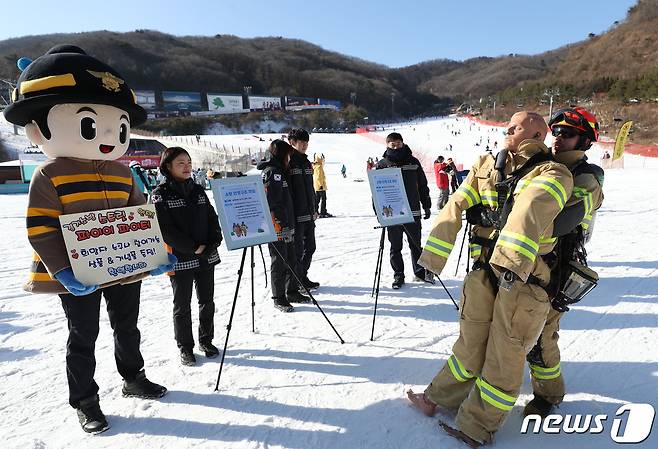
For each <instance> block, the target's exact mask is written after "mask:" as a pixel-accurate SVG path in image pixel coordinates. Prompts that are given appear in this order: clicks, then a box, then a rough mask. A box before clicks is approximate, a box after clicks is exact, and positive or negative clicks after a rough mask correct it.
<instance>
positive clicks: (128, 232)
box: [59, 204, 169, 285]
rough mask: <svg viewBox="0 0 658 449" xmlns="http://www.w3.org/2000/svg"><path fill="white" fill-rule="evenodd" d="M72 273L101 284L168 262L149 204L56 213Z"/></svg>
mask: <svg viewBox="0 0 658 449" xmlns="http://www.w3.org/2000/svg"><path fill="white" fill-rule="evenodd" d="M59 223H60V226H61V228H62V234H63V236H64V243H65V244H66V251H67V253H68V256H69V261H70V262H71V268H72V269H73V274H75V277H76V279H77V280H79V281H80V282H82V283H83V284H85V285H103V284H107V283H109V282H113V281H116V280H118V279H122V278H125V277H128V276H132V275H134V274H138V273H143V272H146V271H151V270H152V269H154V268H156V267H157V266H158V265H164V264H167V263H169V260H168V257H167V250H166V249H165V246H164V240H163V239H162V233H161V232H160V226H159V225H158V217H157V215H156V213H155V206H154V205H153V204H144V205H141V206H131V207H121V208H116V209H106V210H97V211H93V212H82V213H79V214H67V215H60V217H59Z"/></svg>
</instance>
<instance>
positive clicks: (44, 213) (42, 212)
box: [27, 207, 62, 217]
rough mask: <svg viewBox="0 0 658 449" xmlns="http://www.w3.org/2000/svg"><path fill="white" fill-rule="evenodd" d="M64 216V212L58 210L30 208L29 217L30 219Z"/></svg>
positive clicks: (28, 210) (28, 209)
mask: <svg viewBox="0 0 658 449" xmlns="http://www.w3.org/2000/svg"><path fill="white" fill-rule="evenodd" d="M60 215H62V211H59V210H57V209H48V208H45V207H28V208H27V216H28V217H59V216H60Z"/></svg>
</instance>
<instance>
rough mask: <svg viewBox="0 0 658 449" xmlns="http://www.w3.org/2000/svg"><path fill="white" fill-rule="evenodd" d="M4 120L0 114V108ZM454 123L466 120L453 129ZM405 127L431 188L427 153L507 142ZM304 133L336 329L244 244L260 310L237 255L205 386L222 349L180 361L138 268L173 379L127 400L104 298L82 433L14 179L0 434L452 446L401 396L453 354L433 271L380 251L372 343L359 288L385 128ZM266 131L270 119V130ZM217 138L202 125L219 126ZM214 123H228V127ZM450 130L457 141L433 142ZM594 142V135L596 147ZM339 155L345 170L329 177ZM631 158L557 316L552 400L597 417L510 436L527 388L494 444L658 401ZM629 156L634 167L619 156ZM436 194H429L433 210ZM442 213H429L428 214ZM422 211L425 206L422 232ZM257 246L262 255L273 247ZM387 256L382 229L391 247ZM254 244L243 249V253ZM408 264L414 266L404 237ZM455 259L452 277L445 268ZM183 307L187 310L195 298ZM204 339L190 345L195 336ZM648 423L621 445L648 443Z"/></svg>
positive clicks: (645, 233) (74, 441)
mask: <svg viewBox="0 0 658 449" xmlns="http://www.w3.org/2000/svg"><path fill="white" fill-rule="evenodd" d="M2 125H3V126H5V128H3V131H8V129H7V128H6V122H3V123H2ZM457 129H459V130H460V131H461V134H458V135H456V136H455V135H453V133H452V131H455V130H457ZM396 131H400V132H402V134H403V136H404V137H405V140H406V141H407V143H409V145H410V146H411V148H412V149H413V150H414V152H415V153H416V154H417V155H420V156H421V159H422V160H423V161H425V162H426V163H427V170H428V174H429V182H430V186H431V189H432V199H433V201H436V197H437V190H436V184H435V182H434V179H433V178H434V177H433V174H431V172H430V170H431V167H430V165H429V163H430V162H431V160H433V159H434V158H435V157H436V156H437V155H438V154H444V155H445V156H452V157H454V158H455V160H456V162H457V163H464V165H465V168H468V167H469V165H470V164H471V163H472V162H473V160H474V159H475V157H476V156H477V155H478V154H480V153H481V152H482V151H483V148H484V145H483V146H474V143H475V142H476V141H478V139H479V138H480V136H482V137H483V139H484V140H485V141H486V138H487V137H490V138H491V142H492V143H493V139H494V138H496V137H497V140H498V141H499V142H500V143H502V133H501V130H500V129H495V128H487V127H483V126H480V125H471V124H470V122H468V121H466V120H464V119H460V120H456V119H453V118H447V119H440V120H433V121H427V122H422V123H416V124H409V125H400V126H398V127H396ZM387 132H389V130H387V131H385V132H379V133H371V134H368V135H354V134H352V135H347V134H346V135H330V134H314V135H312V136H311V141H310V146H309V154H311V155H312V154H313V153H324V155H325V157H326V161H327V165H326V172H327V182H328V194H327V197H328V201H327V204H328V209H329V212H331V213H332V214H334V215H336V217H335V218H330V219H320V220H318V221H317V229H316V238H317V251H316V253H315V256H314V260H313V264H312V267H311V270H310V273H309V275H310V277H311V279H313V280H317V281H319V282H320V283H321V284H322V286H321V288H320V289H319V290H318V291H317V293H316V294H315V295H316V298H317V300H318V302H319V304H320V305H321V306H322V308H323V310H324V311H325V312H326V314H327V316H328V318H329V319H330V320H331V322H332V323H333V324H334V326H335V327H336V329H337V330H338V331H339V332H340V334H341V336H342V337H343V338H344V340H345V344H343V345H341V344H340V343H339V341H338V339H337V337H336V336H335V335H334V333H333V331H332V330H331V328H330V327H329V326H328V324H327V323H326V321H325V320H324V319H323V317H322V315H321V314H320V313H319V312H318V311H317V309H316V308H315V307H314V306H313V305H300V306H296V307H295V309H296V310H295V312H294V313H291V314H282V313H280V312H278V311H276V310H275V309H274V308H273V306H272V301H271V299H270V291H269V288H265V281H264V274H263V266H262V262H261V260H260V255H259V253H258V251H256V255H257V256H256V259H257V260H255V263H256V268H255V291H256V294H255V302H256V306H255V324H256V332H252V331H251V307H250V302H251V299H250V287H249V270H248V269H246V270H245V275H244V276H243V280H242V286H241V289H240V295H239V298H238V302H237V309H236V314H235V318H234V322H233V328H232V330H231V334H230V340H229V346H228V351H227V355H226V361H225V366H224V372H223V374H222V381H221V384H220V388H219V391H218V392H214V391H213V390H214V386H215V381H216V377H217V371H218V367H219V359H213V360H208V359H205V358H204V357H202V356H199V357H198V360H199V364H198V366H196V367H192V368H190V367H182V366H181V365H180V363H179V361H178V351H177V349H176V344H175V342H174V338H173V325H172V293H171V287H170V284H169V281H168V279H167V278H166V276H160V277H157V278H148V279H146V280H145V281H144V282H143V286H142V299H141V313H140V320H139V327H140V330H141V332H142V346H141V349H142V353H143V355H144V359H145V362H146V372H147V374H148V376H149V377H150V378H151V379H152V380H153V381H155V382H158V383H161V384H163V385H165V386H167V387H168V388H169V394H168V395H167V396H165V397H164V398H163V399H162V400H159V401H143V400H138V399H126V398H123V397H122V396H121V379H120V377H119V375H118V373H117V372H116V368H115V365H114V359H113V349H112V347H113V341H112V332H111V329H110V326H109V323H108V320H107V316H106V314H105V313H104V312H103V311H101V333H100V336H99V338H98V341H97V345H96V356H97V369H96V381H97V383H98V384H99V386H100V393H99V394H100V397H101V406H102V409H103V411H104V412H105V414H106V415H107V417H108V420H109V422H110V426H111V428H110V429H109V430H108V431H107V432H105V433H104V434H101V435H99V436H89V435H86V434H84V433H83V432H82V431H81V430H80V427H79V424H78V422H77V417H76V415H75V412H74V410H73V409H71V408H70V407H69V405H68V402H67V386H66V372H65V365H64V358H65V343H66V338H67V330H66V321H65V319H64V314H63V311H62V309H61V306H60V304H59V298H58V297H57V296H48V295H39V296H37V295H30V294H27V293H25V292H24V291H23V290H22V289H21V284H22V283H23V282H24V281H25V279H26V276H27V273H28V268H29V265H30V262H31V248H30V246H29V244H28V241H27V237H26V232H25V218H24V217H25V210H26V204H27V197H26V195H12V196H2V197H0V205H1V207H0V229H1V232H0V254H1V255H2V261H1V262H0V284H1V285H2V288H1V289H0V378H1V379H2V381H1V382H0V437H1V438H2V443H0V446H1V447H3V448H21V449H29V448H32V449H46V448H58V449H73V448H75V449H78V448H86V447H90V448H91V447H93V448H96V449H102V448H112V449H118V448H127V447H135V448H137V447H138V448H140V449H142V448H145V449H146V448H153V449H155V448H165V447H166V448H192V447H194V448H225V447H226V448H228V447H230V448H295V449H306V448H314V449H320V448H348V449H357V448H376V449H384V448H446V449H458V448H462V447H464V446H463V445H462V444H461V443H460V442H458V441H456V440H454V439H452V438H451V437H449V436H447V435H446V434H445V433H443V432H442V431H441V430H440V429H439V428H438V425H437V420H436V419H432V418H427V417H425V416H422V415H420V414H419V413H418V412H417V411H416V410H414V409H412V408H411V406H410V405H409V403H408V402H407V401H406V399H405V394H404V393H405V391H406V390H407V389H408V388H414V389H422V388H424V387H425V385H426V384H427V383H428V382H429V381H430V380H431V379H432V377H433V376H434V375H435V373H436V372H437V370H438V369H440V368H441V366H442V365H443V363H444V362H445V361H446V359H447V358H448V357H449V355H450V354H451V347H452V344H453V343H454V341H455V340H456V338H457V336H458V332H459V328H458V323H457V312H456V311H455V308H454V307H453V305H452V303H451V302H450V299H449V298H448V297H447V295H446V293H445V292H444V291H443V289H442V287H441V286H440V285H438V284H437V285H436V286H431V285H425V284H421V283H417V282H408V283H407V284H406V285H405V286H404V287H403V288H402V289H401V290H392V289H391V288H390V283H391V281H392V272H391V268H390V265H389V264H388V258H387V257H385V260H384V264H383V274H382V286H381V292H380V296H379V308H378V314H377V323H376V328H375V339H374V341H372V342H371V341H369V337H370V329H371V324H372V311H373V299H372V298H371V295H370V291H371V287H372V284H373V275H374V269H375V262H376V258H377V250H378V245H379V236H380V231H379V230H376V229H374V226H375V225H376V220H375V218H374V216H373V214H372V208H371V205H370V204H371V199H370V193H369V189H368V182H367V177H366V168H365V166H366V159H367V158H368V157H375V156H379V157H381V154H382V153H383V149H384V145H383V144H382V143H381V142H382V140H383V136H384V135H385V134H386V133H387ZM271 137H274V136H268V135H264V136H263V138H264V139H265V140H266V141H267V140H269V139H270V138H271ZM222 138H223V137H222V136H215V137H213V140H214V141H216V142H221V141H222ZM226 139H229V140H230V139H235V137H231V136H227V137H226ZM448 144H452V145H453V152H452V153H449V152H446V151H445V148H446V147H447V146H448ZM599 156H600V153H599V152H598V150H596V149H594V150H592V158H593V160H594V161H597V160H598V157H599ZM343 164H345V165H346V167H347V178H345V179H343V177H342V176H341V175H340V168H341V166H342V165H343ZM626 167H627V168H626V169H623V170H608V171H607V172H606V181H605V186H604V192H605V202H604V203H603V207H602V208H601V210H600V211H599V214H598V217H597V220H596V225H595V232H594V236H593V239H592V241H591V242H590V244H589V248H588V250H589V260H590V264H591V266H592V268H594V269H595V270H596V271H597V272H598V273H599V275H600V276H601V282H600V285H599V286H598V287H597V288H596V289H595V290H594V291H593V292H592V293H591V294H590V295H589V296H588V297H587V298H586V299H585V300H584V301H583V302H582V303H581V304H580V305H577V306H574V307H573V309H572V311H570V312H569V313H568V314H567V316H566V317H565V318H564V319H563V320H562V330H561V338H560V347H561V349H562V356H563V362H562V367H563V373H564V376H565V379H566V382H567V390H568V394H567V396H566V398H565V402H564V404H563V405H562V406H561V407H560V409H559V412H560V413H562V414H584V413H591V414H607V415H608V421H606V424H605V431H604V432H602V433H601V434H598V435H592V434H572V435H566V434H564V433H561V434H546V433H541V434H539V435H522V434H520V432H519V431H520V428H521V422H522V417H521V411H522V407H523V405H524V404H525V403H526V402H527V400H528V399H529V398H530V397H531V390H530V385H529V378H528V375H527V374H526V379H525V383H524V386H523V389H522V394H521V396H520V398H519V400H518V401H517V405H516V406H515V407H514V409H513V410H512V412H511V414H510V416H509V419H508V420H507V422H506V423H505V425H504V427H503V428H502V430H501V431H500V432H499V433H498V434H497V435H496V439H495V442H494V443H493V444H492V445H491V447H492V448H511V449H517V448H518V449H521V448H527V447H530V446H531V447H533V448H535V449H549V448H550V449H555V448H558V447H559V448H579V449H594V448H597V449H598V448H612V447H615V446H616V443H614V442H613V441H612V440H611V438H610V428H611V420H612V418H614V414H615V412H616V410H617V409H618V407H619V406H620V405H622V404H625V403H630V402H633V403H650V404H652V405H653V406H654V408H657V407H658V397H657V392H658V351H657V350H656V345H657V343H658V331H657V330H656V329H657V328H658V256H657V254H658V227H657V226H656V225H655V222H656V221H657V220H658V207H656V206H655V201H654V200H653V197H654V195H653V194H654V193H655V192H656V191H658V176H656V175H658V171H656V170H655V169H653V168H647V167H655V164H654V162H653V161H647V160H644V159H643V158H632V157H629V158H627V160H626ZM629 167H630V168H629ZM434 209H435V208H434ZM435 214H436V212H434V215H435ZM430 227H431V221H430V220H428V221H424V222H423V239H425V238H426V236H427V234H428V233H429V230H430ZM460 242H461V234H460V235H459V236H458V240H457V244H456V245H455V247H456V248H455V251H453V254H452V255H451V257H450V260H449V263H448V265H447V267H446V269H445V271H444V273H443V274H442V276H441V278H442V280H443V281H444V283H445V284H446V287H447V288H448V290H449V291H450V292H451V294H452V295H453V296H454V297H455V298H456V299H457V298H458V297H459V294H460V289H461V281H462V279H463V276H464V272H465V261H464V260H463V258H462V261H461V265H460V266H459V267H457V256H458V246H459V243H460ZM264 249H265V259H266V265H267V266H268V269H269V256H268V254H267V249H266V248H264ZM240 253H241V252H240V251H233V252H228V251H227V250H226V249H225V247H222V248H220V255H221V257H222V263H221V264H220V265H219V266H218V267H217V268H216V270H215V283H216V295H215V302H216V315H215V329H216V331H215V333H216V337H215V340H214V342H215V344H216V345H217V346H219V347H220V349H221V347H222V345H223V343H224V339H225V337H226V328H225V326H226V324H227V322H228V317H229V313H230V309H231V304H232V300H233V295H234V289H235V284H236V279H237V270H238V265H239V261H240V255H241V254H240ZM387 255H388V244H387V246H386V249H385V256H387ZM248 263H249V260H247V265H246V267H248ZM405 264H406V267H407V278H408V279H411V278H412V273H411V269H410V267H409V257H408V250H407V249H405ZM456 268H458V274H457V276H455V269H456ZM193 320H194V322H196V313H195V311H194V307H193ZM197 355H198V352H197ZM656 434H658V430H656V429H654V431H653V433H652V435H651V436H650V437H649V438H648V439H647V440H646V441H644V442H643V443H641V444H638V445H636V446H632V447H642V448H655V447H658V438H657V437H656Z"/></svg>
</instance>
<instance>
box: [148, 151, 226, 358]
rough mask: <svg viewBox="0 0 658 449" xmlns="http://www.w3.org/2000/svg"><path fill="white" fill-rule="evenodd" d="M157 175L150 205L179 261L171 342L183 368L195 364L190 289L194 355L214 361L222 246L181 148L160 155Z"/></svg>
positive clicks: (173, 283)
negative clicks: (195, 323)
mask: <svg viewBox="0 0 658 449" xmlns="http://www.w3.org/2000/svg"><path fill="white" fill-rule="evenodd" d="M160 172H161V173H162V174H163V176H164V177H165V179H166V180H165V182H163V183H162V184H160V185H159V186H158V187H156V188H155V190H154V191H153V203H154V204H155V209H156V211H157V213H158V222H159V223H160V229H161V230H162V236H163V238H164V241H165V243H166V244H167V245H168V246H169V247H170V249H171V251H172V252H173V254H174V255H175V256H176V257H177V258H178V262H177V263H176V265H174V274H173V275H172V276H171V278H170V280H171V287H172V288H173V291H174V337H175V338H176V343H177V344H178V348H179V350H180V354H181V363H182V364H183V365H188V366H193V365H195V364H196V358H195V356H194V352H192V349H193V348H194V337H193V336H192V314H191V307H190V306H191V301H192V286H193V284H196V296H197V300H198V301H199V349H201V351H203V352H204V353H205V355H206V357H210V358H212V357H217V355H219V350H218V349H217V348H216V347H215V346H214V345H213V344H212V339H213V336H214V335H213V334H214V316H215V303H214V299H213V297H214V290H215V279H214V267H215V265H216V264H218V263H219V261H220V260H219V254H218V253H217V247H219V245H220V243H221V242H222V234H221V229H220V227H219V222H218V220H217V214H216V213H215V209H214V208H213V206H212V205H211V204H210V201H209V199H208V197H207V196H206V192H205V190H204V189H203V187H201V186H200V185H198V184H196V183H195V182H194V180H193V179H192V160H191V158H190V155H189V154H188V152H187V151H186V150H185V149H183V148H180V147H172V148H167V149H166V150H165V152H164V153H163V154H162V159H161V162H160Z"/></svg>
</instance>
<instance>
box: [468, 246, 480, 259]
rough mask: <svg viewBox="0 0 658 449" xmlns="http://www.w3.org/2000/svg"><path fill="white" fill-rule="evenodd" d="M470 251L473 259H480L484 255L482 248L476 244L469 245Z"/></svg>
mask: <svg viewBox="0 0 658 449" xmlns="http://www.w3.org/2000/svg"><path fill="white" fill-rule="evenodd" d="M468 250H469V251H470V253H471V257H472V258H473V259H475V258H478V257H480V254H482V246H481V245H476V244H475V243H471V244H470V245H468Z"/></svg>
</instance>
